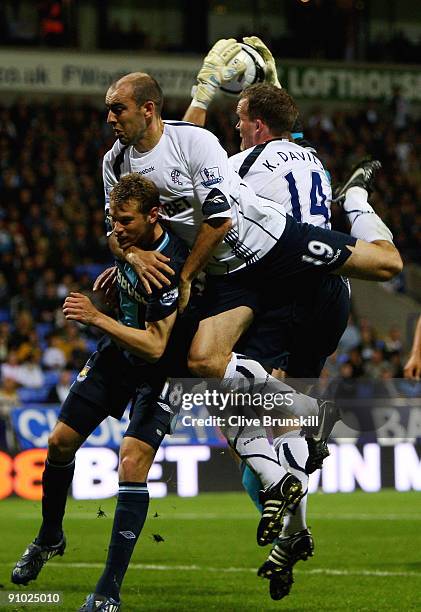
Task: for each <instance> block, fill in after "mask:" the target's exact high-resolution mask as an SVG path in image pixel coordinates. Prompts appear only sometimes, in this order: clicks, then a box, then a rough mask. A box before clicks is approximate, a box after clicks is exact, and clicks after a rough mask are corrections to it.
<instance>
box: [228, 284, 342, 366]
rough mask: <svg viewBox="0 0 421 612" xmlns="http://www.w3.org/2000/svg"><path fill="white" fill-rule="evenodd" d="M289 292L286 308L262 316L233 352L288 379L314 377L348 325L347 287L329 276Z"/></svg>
mask: <svg viewBox="0 0 421 612" xmlns="http://www.w3.org/2000/svg"><path fill="white" fill-rule="evenodd" d="M289 289H290V291H286V292H284V297H286V296H288V300H287V301H288V303H285V304H284V305H281V306H279V307H278V308H269V309H268V310H266V311H262V312H260V313H259V314H258V316H257V317H256V319H255V320H254V322H253V323H252V325H251V326H250V328H249V329H248V331H247V332H246V334H245V335H244V336H243V337H242V338H241V340H240V341H239V343H238V344H237V346H236V347H235V350H236V351H237V352H241V353H244V354H245V355H247V356H248V357H251V358H253V359H256V360H257V361H260V362H261V363H262V364H264V365H265V366H266V367H268V368H281V369H282V370H285V371H286V372H287V374H288V376H289V377H292V378H318V377H319V376H320V372H321V371H322V369H323V366H324V364H325V361H326V359H327V357H328V356H329V355H331V354H332V353H333V352H334V351H335V350H336V348H337V346H338V343H339V340H340V339H341V337H342V334H343V332H344V330H345V328H346V325H347V322H348V317H349V310H350V297H349V286H348V282H347V281H346V280H344V279H343V278H342V277H341V276H336V275H333V274H332V275H327V276H322V277H320V278H317V277H316V278H314V277H311V278H308V279H307V281H306V282H305V283H301V285H298V286H293V287H290V288H289ZM268 299H269V300H270V299H271V298H270V296H268Z"/></svg>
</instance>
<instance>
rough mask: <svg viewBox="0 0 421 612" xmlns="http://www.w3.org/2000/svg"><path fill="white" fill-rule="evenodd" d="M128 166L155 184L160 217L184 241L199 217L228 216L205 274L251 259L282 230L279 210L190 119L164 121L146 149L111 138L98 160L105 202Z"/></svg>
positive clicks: (190, 241)
mask: <svg viewBox="0 0 421 612" xmlns="http://www.w3.org/2000/svg"><path fill="white" fill-rule="evenodd" d="M129 172H138V173H139V174H141V175H142V176H145V177H146V178H148V179H150V180H151V181H153V182H154V183H155V184H156V186H157V187H158V189H159V192H160V199H161V202H162V211H161V217H162V219H164V220H165V221H166V222H167V223H168V225H169V227H170V229H171V230H172V231H173V232H174V233H175V234H176V235H177V236H179V237H180V238H182V239H183V240H185V241H186V243H187V244H188V246H189V247H192V246H193V244H194V241H195V238H196V235H197V232H198V230H199V228H200V226H201V224H202V223H203V221H205V220H207V219H214V218H218V217H219V218H231V220H232V228H231V230H230V231H229V232H228V234H227V235H226V237H225V238H224V241H223V242H222V243H221V244H220V245H219V246H218V247H217V248H216V250H215V251H214V253H213V256H212V258H211V260H210V262H209V264H208V266H207V271H208V272H210V273H211V274H226V273H228V272H232V271H234V270H238V269H240V268H243V267H245V266H247V265H250V264H252V263H256V262H257V261H259V259H261V258H262V257H263V256H264V255H266V253H268V252H269V251H270V249H271V248H272V247H273V246H274V245H275V244H276V242H277V240H278V239H279V238H280V236H281V235H282V233H283V231H284V228H285V213H284V211H282V210H281V209H279V207H278V208H276V207H275V206H274V203H273V202H270V201H266V200H262V199H259V198H258V197H257V196H256V195H255V193H254V191H253V190H252V189H251V188H250V187H249V186H248V185H247V184H246V183H245V182H244V181H242V179H241V178H240V176H239V175H238V174H237V173H236V172H234V170H233V168H232V166H231V164H230V163H229V161H228V156H227V154H226V152H225V151H224V149H223V148H222V147H221V145H220V144H219V142H218V140H217V138H216V137H215V136H214V135H213V134H211V133H210V132H208V131H207V130H205V129H203V128H199V127H197V126H194V125H192V124H190V123H185V122H176V121H175V122H171V121H166V122H165V125H164V132H163V134H162V137H161V139H160V140H159V142H158V144H157V145H156V146H155V147H154V148H153V149H152V150H150V151H147V152H146V153H138V152H137V151H136V150H135V148H134V147H133V146H124V145H122V144H121V143H120V142H119V141H116V142H115V144H114V146H113V148H112V149H111V150H110V151H108V153H107V154H106V155H105V157H104V163H103V178H104V188H105V206H106V208H108V207H109V194H110V192H111V190H112V188H113V187H114V185H115V184H116V182H117V181H118V180H119V178H120V177H121V176H123V175H125V174H128V173H129Z"/></svg>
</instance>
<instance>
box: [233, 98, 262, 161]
mask: <svg viewBox="0 0 421 612" xmlns="http://www.w3.org/2000/svg"><path fill="white" fill-rule="evenodd" d="M248 105H249V102H248V100H247V98H242V99H241V100H240V101H239V103H238V105H237V115H238V123H237V125H236V126H235V127H236V129H237V130H238V131H239V132H240V137H241V144H240V149H241V150H242V151H244V150H245V149H248V148H250V147H254V145H255V144H257V143H256V142H255V134H256V122H255V121H252V120H251V119H250V117H249V114H248Z"/></svg>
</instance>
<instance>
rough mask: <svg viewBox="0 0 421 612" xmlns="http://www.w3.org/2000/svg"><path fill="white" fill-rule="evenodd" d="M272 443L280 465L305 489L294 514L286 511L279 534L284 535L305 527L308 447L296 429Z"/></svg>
mask: <svg viewBox="0 0 421 612" xmlns="http://www.w3.org/2000/svg"><path fill="white" fill-rule="evenodd" d="M273 445H274V447H275V449H276V451H277V454H278V459H279V462H280V463H281V465H282V466H283V467H284V468H285V470H287V471H288V472H290V473H291V474H293V475H294V476H296V478H298V479H299V480H300V482H301V485H302V487H303V491H305V495H304V497H303V498H302V499H301V501H300V503H299V505H298V507H297V509H296V510H295V512H294V514H291V513H287V514H286V516H285V519H284V526H283V529H282V533H281V535H282V536H283V537H286V536H290V535H292V534H293V533H297V531H302V530H303V529H307V522H306V511H307V490H308V475H307V474H306V473H305V471H304V466H305V464H306V461H307V457H308V448H307V442H306V441H305V439H304V438H303V437H301V436H300V435H299V434H298V432H296V431H291V432H288V433H287V434H283V435H282V436H279V437H278V438H274V440H273Z"/></svg>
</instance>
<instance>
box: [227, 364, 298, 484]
mask: <svg viewBox="0 0 421 612" xmlns="http://www.w3.org/2000/svg"><path fill="white" fill-rule="evenodd" d="M245 384H247V381H246V376H245V373H244V372H242V369H241V367H240V368H239V369H237V356H236V354H235V353H233V354H232V356H231V360H230V362H229V364H228V366H227V369H226V370H225V374H224V382H223V388H224V389H225V390H227V391H228V389H229V390H230V391H233V390H234V391H235V390H236V389H238V388H240V389H241V390H242V391H243V390H244V385H245ZM240 412H241V414H242V415H244V416H245V417H246V418H250V417H252V418H258V414H257V413H256V412H254V410H253V409H252V408H251V407H250V406H244V407H241V409H238V411H237V414H239V413H240ZM226 416H228V415H226ZM221 429H222V431H223V433H224V435H225V437H226V438H227V440H228V442H229V443H230V446H231V447H232V448H233V449H234V450H235V452H236V453H237V455H238V456H239V457H240V458H241V459H242V460H243V461H245V462H246V463H247V465H248V466H249V467H250V468H251V469H252V470H253V472H255V474H256V475H257V476H258V477H259V478H260V481H261V483H262V485H263V487H264V488H265V489H268V488H269V487H271V486H273V485H275V484H277V483H278V482H279V481H280V480H281V478H283V477H284V476H285V474H286V470H285V469H284V468H283V467H282V466H281V465H280V464H279V462H278V457H277V454H276V452H275V449H274V448H273V446H272V445H271V444H270V442H269V440H268V439H267V435H266V430H265V428H264V427H263V426H258V425H257V426H255V425H253V426H244V427H243V426H226V427H224V428H221Z"/></svg>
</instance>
